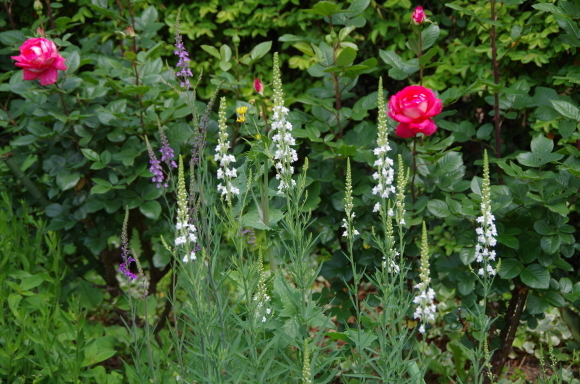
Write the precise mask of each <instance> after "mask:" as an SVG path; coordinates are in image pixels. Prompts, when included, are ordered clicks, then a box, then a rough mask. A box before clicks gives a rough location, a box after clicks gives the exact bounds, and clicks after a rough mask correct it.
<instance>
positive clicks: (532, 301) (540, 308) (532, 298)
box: [526, 292, 550, 315]
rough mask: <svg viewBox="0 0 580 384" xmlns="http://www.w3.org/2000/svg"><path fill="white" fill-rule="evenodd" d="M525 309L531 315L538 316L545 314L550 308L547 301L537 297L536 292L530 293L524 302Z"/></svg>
mask: <svg viewBox="0 0 580 384" xmlns="http://www.w3.org/2000/svg"><path fill="white" fill-rule="evenodd" d="M526 308H527V310H528V311H529V312H530V313H531V314H532V315H538V314H540V313H544V312H546V311H547V310H548V309H549V308H550V303H548V300H546V299H545V298H543V297H541V296H539V295H538V293H537V292H532V294H530V295H529V296H528V300H527V301H526Z"/></svg>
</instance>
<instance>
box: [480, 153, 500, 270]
mask: <svg viewBox="0 0 580 384" xmlns="http://www.w3.org/2000/svg"><path fill="white" fill-rule="evenodd" d="M480 207H481V216H479V217H477V218H476V220H475V221H476V223H478V224H480V226H478V227H477V228H475V234H476V235H477V244H476V245H475V261H477V262H478V263H481V264H483V268H480V269H479V270H478V272H477V273H478V274H479V275H480V276H485V274H487V275H489V276H495V274H496V271H495V269H494V268H493V266H492V265H491V264H490V261H495V259H496V253H495V251H493V250H491V248H492V247H495V245H496V244H497V240H496V238H495V237H496V236H497V229H496V227H495V223H494V221H495V216H494V215H493V214H492V213H491V188H490V179H489V162H488V159H487V151H486V152H484V155H483V184H482V187H481V206H480Z"/></svg>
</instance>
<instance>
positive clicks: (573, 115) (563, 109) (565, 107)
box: [550, 100, 580, 121]
mask: <svg viewBox="0 0 580 384" xmlns="http://www.w3.org/2000/svg"><path fill="white" fill-rule="evenodd" d="M550 101H551V102H552V105H553V106H554V109H555V110H556V111H558V113H560V114H561V115H562V116H564V117H567V118H569V119H572V120H575V121H580V110H579V109H578V107H576V106H575V105H574V104H572V103H569V102H567V101H564V100H550Z"/></svg>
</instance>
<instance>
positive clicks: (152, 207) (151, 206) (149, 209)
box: [139, 200, 161, 220]
mask: <svg viewBox="0 0 580 384" xmlns="http://www.w3.org/2000/svg"><path fill="white" fill-rule="evenodd" d="M139 211H141V213H142V214H143V215H144V216H145V217H148V218H150V219H153V220H157V219H158V218H159V216H160V215H161V204H159V203H158V202H157V201H155V200H151V201H147V202H145V203H143V204H141V205H140V206H139Z"/></svg>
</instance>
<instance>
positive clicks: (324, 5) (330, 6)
mask: <svg viewBox="0 0 580 384" xmlns="http://www.w3.org/2000/svg"><path fill="white" fill-rule="evenodd" d="M337 9H338V5H337V4H335V3H331V2H330V1H320V2H318V3H316V4H314V7H312V9H307V10H306V12H309V13H314V14H317V15H320V16H323V17H330V16H332V15H333V14H334V13H335V12H336V10H337Z"/></svg>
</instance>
